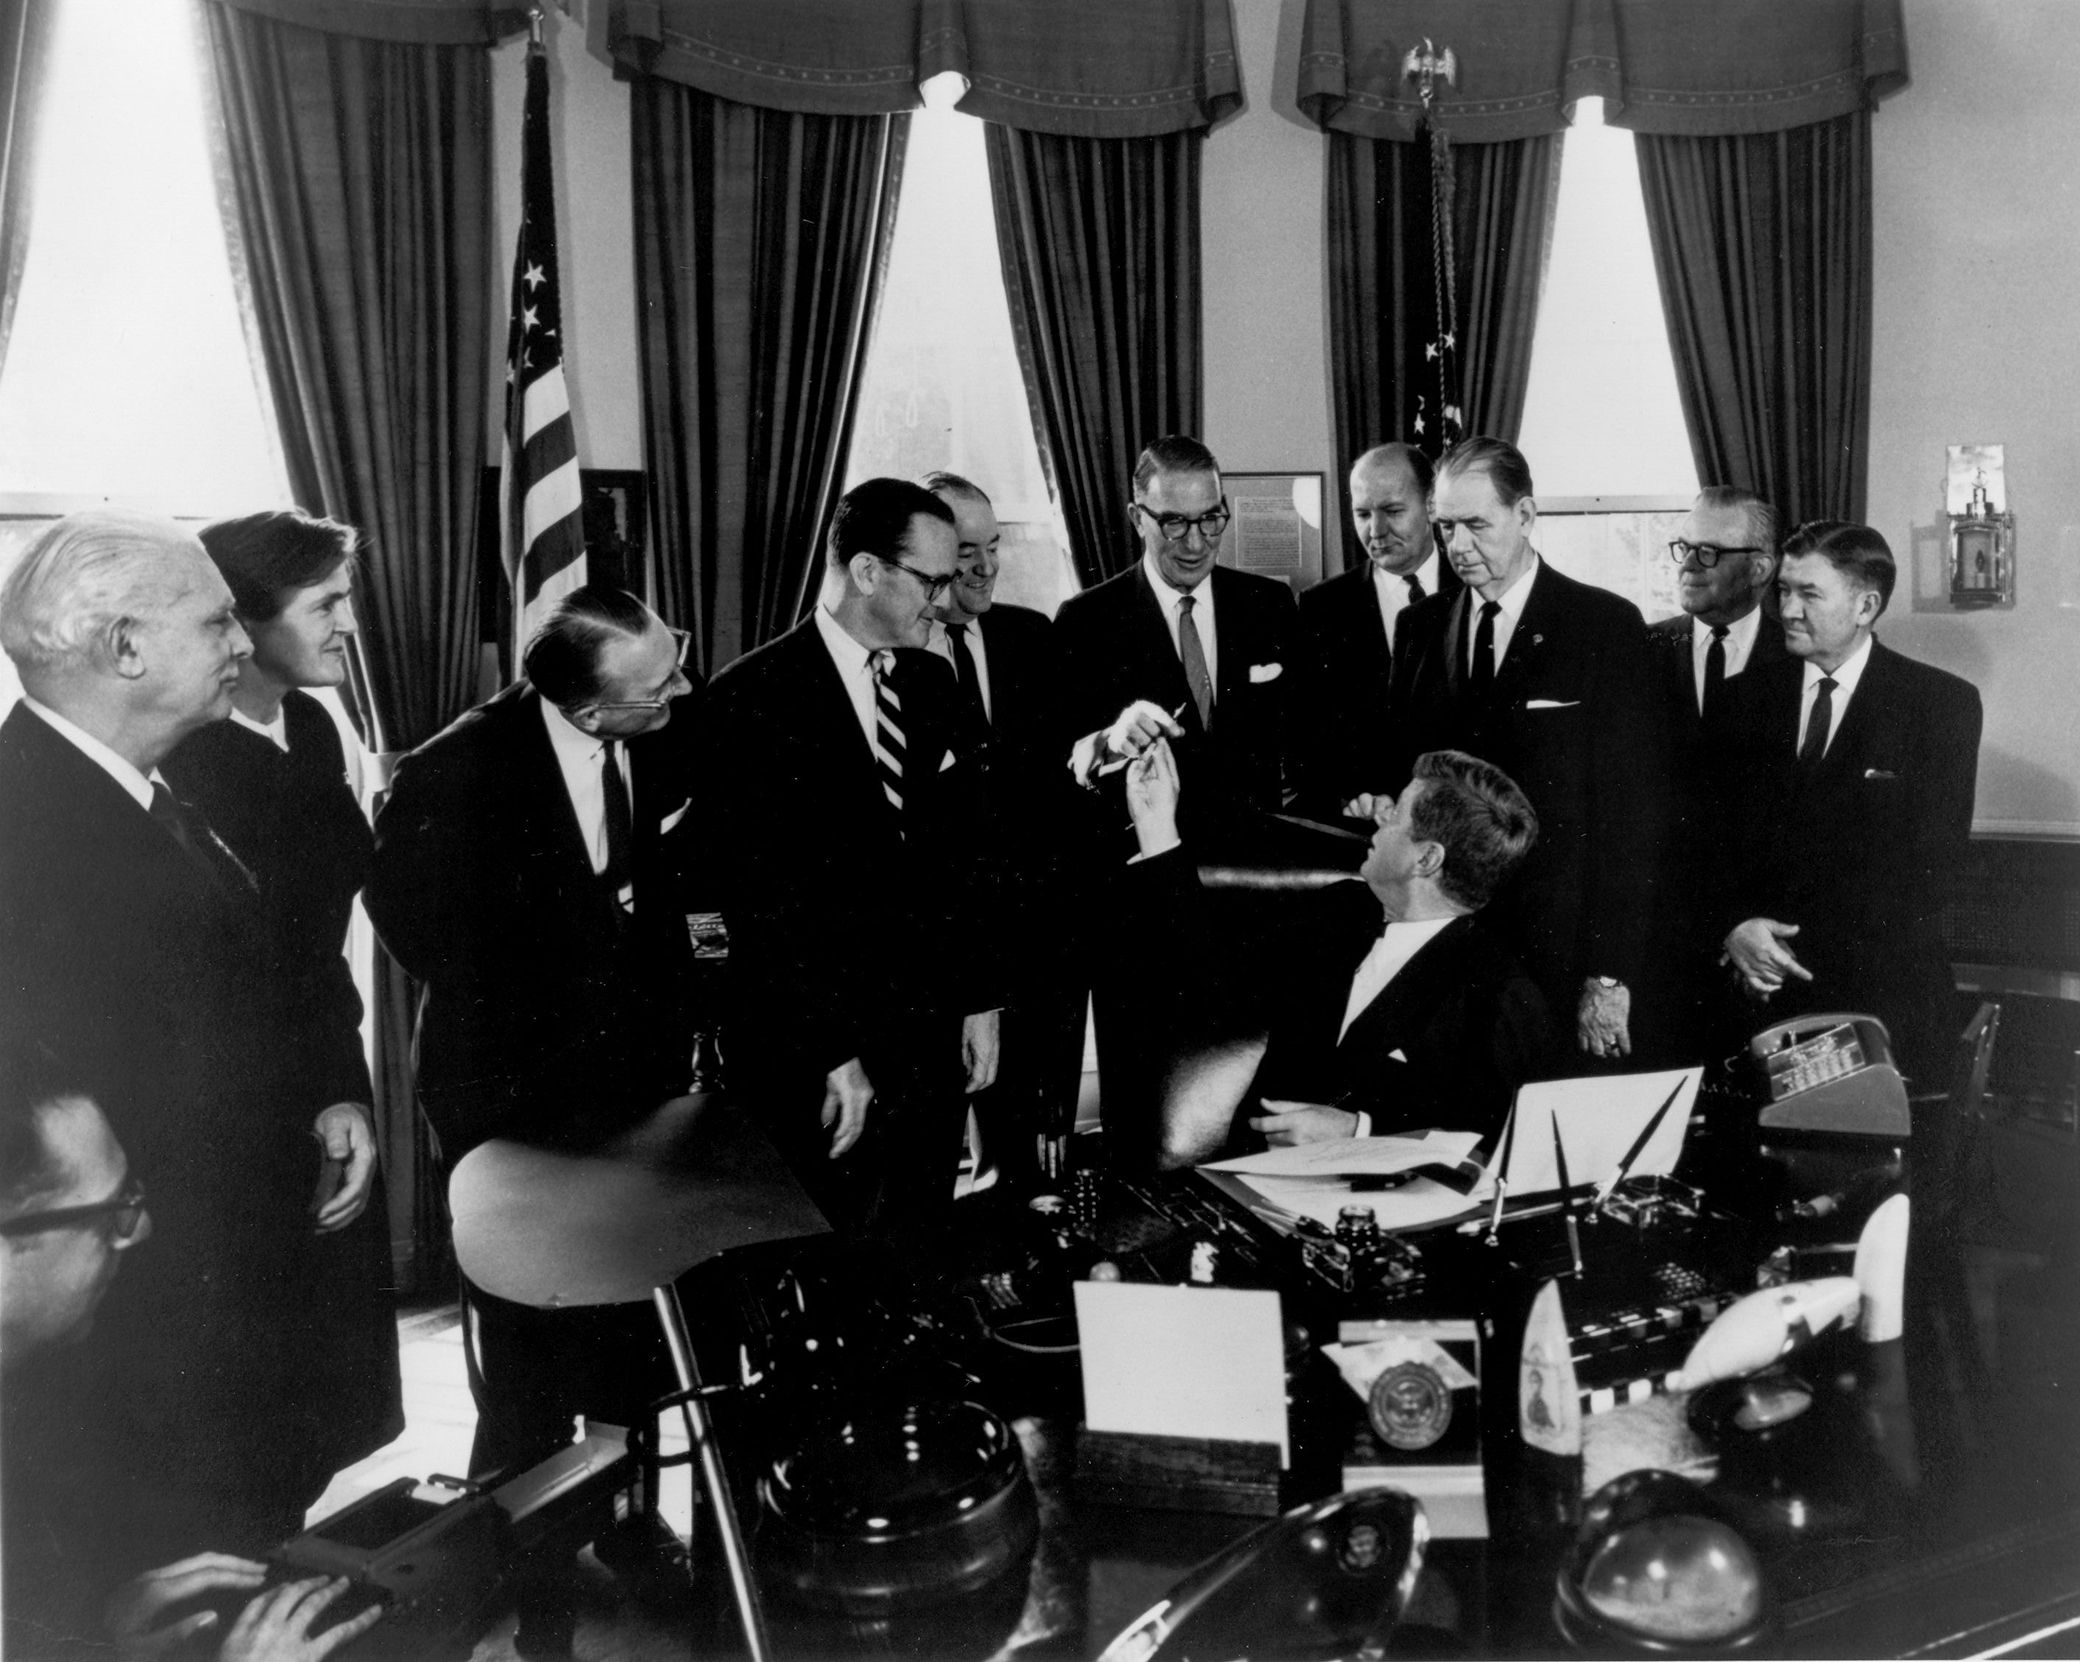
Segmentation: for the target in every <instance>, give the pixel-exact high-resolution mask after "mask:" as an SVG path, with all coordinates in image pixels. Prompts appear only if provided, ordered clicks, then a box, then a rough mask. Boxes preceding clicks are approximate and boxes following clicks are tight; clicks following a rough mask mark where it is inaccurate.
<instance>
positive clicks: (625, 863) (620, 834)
mask: <svg viewBox="0 0 2080 1662" xmlns="http://www.w3.org/2000/svg"><path fill="white" fill-rule="evenodd" d="M620 752H621V744H620V741H619V740H618V739H608V740H607V741H606V742H605V743H604V744H602V745H601V746H600V750H599V791H600V799H601V802H602V803H603V804H604V807H605V815H604V817H605V820H606V828H607V865H606V869H605V870H604V871H602V872H601V873H600V874H599V880H600V882H601V883H602V884H603V885H604V886H605V888H606V891H607V893H608V894H610V895H612V896H613V897H614V902H615V904H616V905H618V906H627V905H629V903H630V901H632V900H633V899H634V895H633V894H632V893H631V894H629V896H628V899H627V900H624V899H623V898H622V897H623V894H624V893H625V892H627V891H629V889H630V887H631V884H632V882H633V878H632V875H631V871H630V863H629V855H630V850H631V849H632V848H633V847H634V845H635V817H634V816H633V815H632V814H631V813H630V812H629V807H628V781H627V780H625V779H623V778H622V777H621V754H620Z"/></svg>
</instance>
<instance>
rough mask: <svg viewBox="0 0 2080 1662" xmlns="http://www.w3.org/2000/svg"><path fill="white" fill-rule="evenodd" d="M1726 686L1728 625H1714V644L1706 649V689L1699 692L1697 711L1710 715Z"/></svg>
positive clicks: (1702, 714) (1703, 714) (1700, 713)
mask: <svg viewBox="0 0 2080 1662" xmlns="http://www.w3.org/2000/svg"><path fill="white" fill-rule="evenodd" d="M1725 687H1726V625H1725V624H1723V623H1715V624H1713V625H1712V644H1711V645H1710V646H1708V647H1706V648H1705V649H1704V691H1703V692H1701V693H1700V694H1698V698H1697V713H1698V714H1699V715H1700V716H1708V715H1710V714H1711V713H1712V706H1713V705H1714V704H1716V703H1718V701H1719V695H1720V694H1721V693H1722V692H1723V691H1724V690H1725Z"/></svg>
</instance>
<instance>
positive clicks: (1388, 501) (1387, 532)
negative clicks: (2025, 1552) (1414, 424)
mask: <svg viewBox="0 0 2080 1662" xmlns="http://www.w3.org/2000/svg"><path fill="white" fill-rule="evenodd" d="M1431 482H1432V480H1431V469H1430V458H1429V457H1428V456H1425V455H1424V454H1423V453H1422V452H1421V451H1420V450H1418V449H1416V448H1415V446H1413V445H1408V444H1379V445H1374V446H1373V447H1372V448H1371V449H1370V450H1368V451H1366V452H1365V454H1364V455H1362V456H1360V457H1359V458H1358V459H1357V460H1356V461H1355V462H1353V463H1352V464H1351V526H1352V528H1353V529H1354V530H1356V532H1357V533H1358V541H1359V543H1360V544H1361V545H1362V546H1363V548H1364V550H1365V557H1366V558H1367V559H1368V560H1370V561H1371V562H1372V564H1373V566H1374V567H1375V568H1377V569H1378V570H1381V571H1386V572H1391V573H1392V574H1393V575H1395V576H1397V577H1405V576H1407V575H1408V574H1409V573H1410V572H1412V571H1414V570H1415V569H1416V568H1417V567H1418V566H1420V565H1421V564H1422V563H1423V562H1424V561H1425V560H1427V559H1428V558H1429V557H1430V552H1431V548H1430V508H1429V500H1430V487H1431Z"/></svg>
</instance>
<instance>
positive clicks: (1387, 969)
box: [1336, 918, 1453, 1043]
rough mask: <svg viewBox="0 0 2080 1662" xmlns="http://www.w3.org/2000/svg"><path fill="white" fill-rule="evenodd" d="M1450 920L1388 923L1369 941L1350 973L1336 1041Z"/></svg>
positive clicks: (1340, 1039)
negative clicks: (1349, 984) (1348, 990)
mask: <svg viewBox="0 0 2080 1662" xmlns="http://www.w3.org/2000/svg"><path fill="white" fill-rule="evenodd" d="M1452 921H1453V920H1452V919H1451V918H1425V919H1423V920H1422V922H1420V923H1399V922H1396V923H1390V924H1388V925H1387V927H1386V932H1385V933H1384V934H1382V935H1381V936H1380V938H1379V939H1378V940H1376V941H1374V942H1373V943H1372V950H1371V951H1370V952H1368V953H1366V954H1365V958H1364V961H1363V962H1362V963H1360V964H1359V965H1358V972H1357V974H1355V975H1353V976H1352V977H1351V990H1350V996H1349V997H1347V998H1346V999H1345V1000H1344V1001H1343V1025H1342V1026H1341V1027H1339V1028H1337V1030H1336V1038H1337V1041H1338V1042H1339V1043H1341V1042H1342V1040H1343V1036H1344V1034H1346V1033H1348V1032H1349V1031H1350V1030H1351V1023H1352V1022H1354V1021H1356V1020H1357V1019H1358V1018H1359V1017H1360V1016H1362V1015H1363V1014H1364V1013H1365V1010H1366V1007H1367V1006H1368V1005H1370V1004H1371V1003H1372V1001H1373V1000H1374V999H1376V998H1377V997H1379V995H1380V993H1381V992H1382V991H1384V990H1385V988H1386V985H1387V983H1388V982H1389V981H1392V980H1393V979H1394V977H1395V976H1397V975H1399V974H1400V973H1401V972H1402V970H1404V969H1405V968H1407V967H1408V961H1409V959H1411V958H1413V957H1414V956H1415V955H1416V954H1417V953H1418V952H1421V951H1422V950H1423V948H1424V947H1426V946H1428V945H1429V944H1430V942H1431V940H1432V939H1433V938H1434V937H1435V936H1436V934H1437V932H1438V931H1439V930H1441V929H1442V928H1444V926H1445V925H1446V924H1448V923H1450V922H1452Z"/></svg>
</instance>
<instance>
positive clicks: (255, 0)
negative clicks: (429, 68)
mask: <svg viewBox="0 0 2080 1662" xmlns="http://www.w3.org/2000/svg"><path fill="white" fill-rule="evenodd" d="M216 4H218V5H220V6H223V7H226V8H228V9H229V10H231V11H235V12H251V13H252V14H253V15H254V16H255V17H266V18H272V19H273V20H274V21H275V22H277V23H295V24H298V25H300V26H301V27H303V28H306V29H319V30H322V31H323V32H324V33H326V34H328V35H351V36H353V37H354V38H355V39H357V40H383V41H391V42H395V43H398V44H401V45H412V46H489V45H491V44H493V43H494V42H496V41H500V40H503V39H505V38H506V36H508V35H513V34H518V33H519V32H520V31H521V30H523V29H525V28H526V27H527V7H526V5H525V4H524V0H216Z"/></svg>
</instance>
